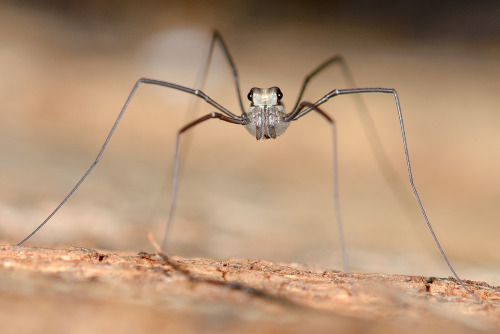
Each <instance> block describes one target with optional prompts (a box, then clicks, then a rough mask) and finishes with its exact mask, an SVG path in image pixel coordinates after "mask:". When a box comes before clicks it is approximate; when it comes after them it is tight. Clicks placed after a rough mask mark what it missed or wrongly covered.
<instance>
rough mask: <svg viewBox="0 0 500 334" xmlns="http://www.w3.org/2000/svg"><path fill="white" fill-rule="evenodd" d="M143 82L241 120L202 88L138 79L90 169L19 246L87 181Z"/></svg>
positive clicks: (230, 117)
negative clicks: (191, 96)
mask: <svg viewBox="0 0 500 334" xmlns="http://www.w3.org/2000/svg"><path fill="white" fill-rule="evenodd" d="M142 83H144V84H151V85H157V86H163V87H167V88H173V89H176V90H179V91H182V92H185V93H189V94H193V95H195V96H197V97H199V98H201V99H203V100H205V102H207V103H208V104H210V105H211V106H213V107H215V108H216V109H217V110H219V111H220V112H222V114H224V115H225V117H227V118H228V119H234V120H235V121H238V122H240V121H241V118H240V117H239V116H236V115H234V114H233V113H231V112H230V111H229V110H227V109H226V108H224V107H223V106H221V105H219V104H218V103H217V102H215V101H214V100H212V99H211V98H210V97H209V96H208V95H206V94H205V93H203V92H202V91H201V90H197V89H191V88H187V87H184V86H180V85H176V84H173V83H170V82H166V81H160V80H154V79H147V78H141V79H139V80H137V82H136V84H135V85H134V88H132V91H131V92H130V94H129V96H128V98H127V100H126V101H125V104H124V105H123V108H122V109H121V111H120V113H119V114H118V117H117V118H116V120H115V123H114V124H113V126H112V127H111V130H110V131H109V133H108V136H107V137H106V140H105V141H104V144H103V145H102V147H101V150H100V151H99V153H98V154H97V157H96V159H95V161H94V162H93V163H92V165H91V166H90V167H89V169H87V171H86V172H85V174H83V176H82V178H81V179H80V180H79V181H78V183H77V184H76V185H75V186H74V187H73V189H72V190H71V191H70V192H69V194H68V195H67V196H66V197H65V198H64V200H63V201H62V202H61V203H60V204H59V205H58V206H57V207H56V208H55V209H54V211H52V213H51V214H50V215H49V216H48V217H47V218H46V219H45V220H44V221H43V222H42V223H41V224H40V225H39V226H38V227H37V228H36V229H35V230H34V231H33V232H31V233H30V234H29V235H28V236H27V237H26V238H24V239H23V240H22V241H21V242H20V243H18V244H17V245H18V246H20V245H22V244H23V243H25V242H26V241H28V240H29V239H30V238H31V237H32V236H33V235H35V234H36V233H37V232H38V231H39V230H40V229H41V228H42V227H43V226H44V225H45V224H46V223H47V222H48V221H49V220H50V219H51V218H52V217H53V216H54V215H55V214H56V213H57V211H59V209H60V208H61V207H62V206H63V205H64V204H65V203H66V202H67V201H68V199H70V197H71V196H72V195H73V194H74V193H75V191H76V190H77V189H78V188H79V187H80V185H81V184H82V183H83V181H85V179H86V178H87V176H89V174H90V173H91V172H92V170H93V169H94V168H95V166H96V165H97V163H98V162H99V160H100V159H101V156H102V154H103V153H104V150H105V149H106V147H107V146H108V143H109V141H110V139H111V137H112V136H113V133H114V132H115V130H116V127H117V126H118V123H120V120H121V119H122V117H123V114H124V113H125V110H127V107H128V105H129V103H130V101H131V100H132V97H133V96H134V94H135V92H136V91H137V89H138V88H139V86H140V84H142Z"/></svg>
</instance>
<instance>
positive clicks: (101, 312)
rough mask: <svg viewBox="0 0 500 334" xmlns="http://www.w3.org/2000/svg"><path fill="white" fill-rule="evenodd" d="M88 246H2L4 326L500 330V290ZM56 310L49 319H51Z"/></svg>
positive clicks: (178, 329)
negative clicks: (171, 261)
mask: <svg viewBox="0 0 500 334" xmlns="http://www.w3.org/2000/svg"><path fill="white" fill-rule="evenodd" d="M174 263H175V264H176V265H178V266H179V267H180V270H182V272H181V271H179V270H176V269H174V268H172V267H171V266H169V265H168V264H166V263H165V262H164V261H163V260H162V259H161V258H159V257H157V256H155V255H154V254H147V253H139V254H125V253H110V252H102V251H95V250H90V249H82V248H69V249H44V248H25V247H10V246H6V245H3V246H2V247H1V251H0V273H1V277H2V285H1V287H0V296H1V298H0V311H1V312H0V320H1V321H0V323H1V324H2V325H1V326H2V327H1V328H2V332H14V331H15V332H16V333H24V332H44V333H46V332H50V333H90V332H92V331H97V332H106V333H136V332H137V331H141V332H148V333H157V332H169V333H172V332H175V333H215V332H223V333H228V332H231V333H234V332H238V333H257V332H259V333H299V332H305V331H308V332H311V331H312V332H315V333H322V332H325V333H326V332H331V331H332V330H339V331H341V332H343V333H359V332H360V331H362V332H366V331H369V332H370V333H400V332H401V331H405V332H408V333H422V332H425V333H443V332H444V331H453V332H454V333H474V332H478V333H479V332H481V333H483V332H485V331H486V332H491V333H494V332H495V331H496V330H498V329H499V328H500V318H499V316H500V304H499V301H500V292H499V291H498V290H494V289H492V287H490V286H488V285H487V284H486V283H481V282H468V283H467V284H468V286H469V287H470V289H471V290H472V291H474V293H476V294H478V295H479V296H480V297H481V298H482V300H481V301H480V302H478V301H474V300H473V299H471V298H470V296H469V295H467V294H466V293H465V292H464V290H463V289H461V288H460V287H459V286H458V285H456V284H455V283H454V282H453V281H450V280H434V281H433V282H432V283H429V280H428V278H425V277H418V276H415V277H410V276H386V275H360V274H353V275H348V276H346V275H345V274H343V273H341V272H335V271H325V270H321V269H318V268H312V267H304V266H301V265H297V264H293V265H291V264H274V263H271V262H267V261H248V260H229V261H214V260H208V259H186V258H175V259H174ZM49 319H50V320H49Z"/></svg>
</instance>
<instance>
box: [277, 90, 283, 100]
mask: <svg viewBox="0 0 500 334" xmlns="http://www.w3.org/2000/svg"><path fill="white" fill-rule="evenodd" d="M276 95H277V96H278V101H279V100H281V99H282V98H283V93H282V92H281V90H280V89H279V88H278V92H277V93H276Z"/></svg>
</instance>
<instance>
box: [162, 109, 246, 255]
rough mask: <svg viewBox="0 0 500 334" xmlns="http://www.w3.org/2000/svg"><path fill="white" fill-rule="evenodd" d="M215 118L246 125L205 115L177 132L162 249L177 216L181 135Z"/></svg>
mask: <svg viewBox="0 0 500 334" xmlns="http://www.w3.org/2000/svg"><path fill="white" fill-rule="evenodd" d="M213 118H218V119H220V120H221V121H226V122H229V123H234V124H244V122H243V121H242V120H239V119H235V118H231V117H227V116H225V115H223V114H220V113H216V112H213V113H210V114H208V115H205V116H203V117H200V118H198V119H197V120H195V121H193V122H191V123H189V124H187V125H185V126H184V127H183V128H182V129H180V130H179V131H178V132H177V138H176V141H175V156H174V171H173V175H172V197H171V198H170V211H169V214H168V221H167V228H166V229H165V235H164V237H163V242H162V247H161V248H162V249H163V250H165V249H166V247H167V242H168V241H167V240H168V237H169V235H170V233H171V232H170V231H171V230H172V222H173V220H174V216H175V210H176V208H177V190H178V185H179V157H180V139H181V135H182V134H183V133H184V132H186V131H187V130H189V129H191V128H192V127H194V126H196V125H198V124H200V123H202V122H205V121H208V120H209V119H213Z"/></svg>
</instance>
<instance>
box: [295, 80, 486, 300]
mask: <svg viewBox="0 0 500 334" xmlns="http://www.w3.org/2000/svg"><path fill="white" fill-rule="evenodd" d="M363 93H385V94H392V95H393V96H394V100H395V102H396V109H397V112H398V118H399V126H400V128H401V136H402V138H403V149H404V152H405V157H406V167H407V170H408V177H409V179H410V185H411V188H412V190H413V195H414V196H415V199H416V200H417V203H418V206H419V208H420V212H421V213H422V216H423V217H424V220H425V223H426V224H427V227H428V228H429V231H430V233H431V235H432V238H433V239H434V242H435V243H436V246H437V248H438V249H439V252H440V253H441V256H442V257H443V259H444V261H445V262H446V264H447V265H448V268H449V269H450V271H451V273H452V274H453V276H454V277H455V279H456V280H457V281H458V282H459V283H460V285H461V286H462V287H463V288H464V289H465V290H466V291H467V292H468V293H469V294H471V295H472V296H474V297H476V298H479V297H478V296H476V295H475V294H474V293H472V292H471V291H470V290H469V289H467V287H466V286H465V285H464V283H463V282H462V280H461V279H460V277H458V275H457V273H456V272H455V270H454V269H453V266H452V265H451V263H450V261H449V260H448V258H447V257H446V254H445V253H444V250H443V248H442V247H441V244H440V243H439V241H438V239H437V236H436V234H435V233H434V229H433V228H432V226H431V223H430V221H429V218H428V217H427V213H426V212H425V209H424V206H423V205H422V201H421V200H420V196H419V195H418V192H417V188H416V187H415V184H414V182H413V174H412V171H411V164H410V156H409V154H408V145H407V141H406V132H405V127H404V123H403V114H402V113H401V106H400V103H399V98H398V94H397V92H396V90H395V89H392V88H351V89H335V90H333V91H331V92H329V93H328V94H326V95H325V96H324V97H322V98H321V99H319V100H318V101H316V102H315V103H314V104H312V105H310V106H309V107H306V108H305V109H304V110H300V109H297V110H295V111H293V112H291V113H290V114H288V115H287V117H286V120H287V121H289V120H293V119H297V118H299V117H302V116H303V115H306V114H307V113H309V112H310V111H311V110H318V109H317V107H318V106H320V105H322V104H323V103H325V102H326V101H328V100H329V99H331V98H332V97H335V96H338V95H348V94H363Z"/></svg>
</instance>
